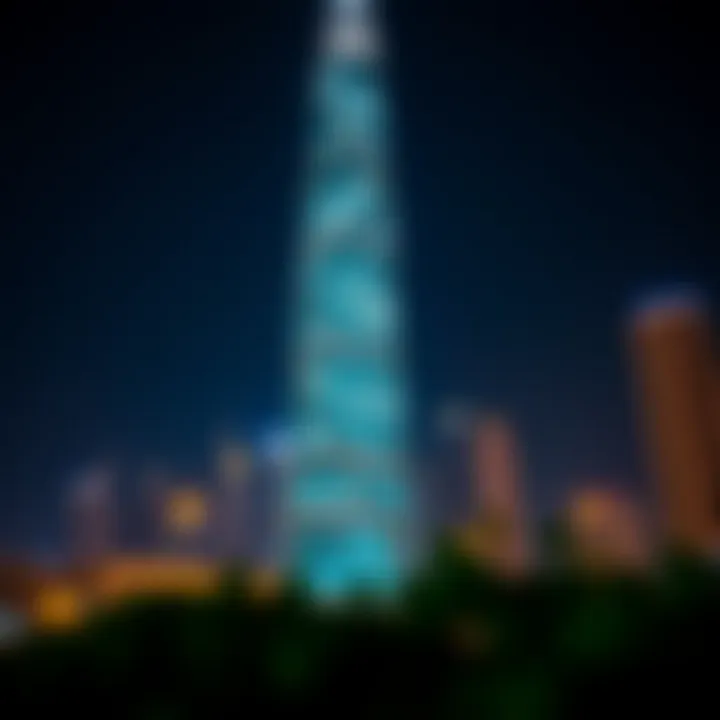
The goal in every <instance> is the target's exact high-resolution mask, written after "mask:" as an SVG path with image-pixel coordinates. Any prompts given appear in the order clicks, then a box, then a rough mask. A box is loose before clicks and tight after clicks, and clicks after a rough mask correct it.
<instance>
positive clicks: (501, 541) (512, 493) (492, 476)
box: [473, 415, 529, 572]
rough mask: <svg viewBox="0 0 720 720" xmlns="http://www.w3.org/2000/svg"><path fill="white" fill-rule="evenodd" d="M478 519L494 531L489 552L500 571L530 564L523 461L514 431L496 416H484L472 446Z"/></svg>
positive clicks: (521, 569) (519, 569) (520, 568)
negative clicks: (523, 485) (523, 488)
mask: <svg viewBox="0 0 720 720" xmlns="http://www.w3.org/2000/svg"><path fill="white" fill-rule="evenodd" d="M473 465H474V475H475V483H476V487H475V490H476V493H477V500H478V503H479V513H477V515H478V519H479V522H480V523H481V524H483V525H484V526H485V527H486V530H489V529H490V528H491V529H492V533H489V532H488V533H486V534H488V535H490V534H491V535H492V541H491V542H490V540H489V541H488V542H489V544H490V545H491V547H489V548H488V553H489V554H490V555H491V558H488V559H492V560H493V561H494V562H495V563H496V564H498V565H499V566H500V567H501V569H504V570H507V571H509V572H522V571H523V570H525V569H526V567H527V564H528V561H529V546H528V540H529V539H528V537H527V530H528V528H527V522H528V519H527V515H526V508H525V502H524V498H523V491H522V474H523V467H522V465H523V461H522V458H521V455H520V449H519V447H518V442H517V438H516V435H515V431H514V429H513V427H512V426H511V424H510V423H509V422H508V421H507V420H505V419H504V418H502V417H500V416H497V415H486V416H484V417H482V418H481V419H480V420H479V422H478V424H477V427H476V430H475V434H474V443H473Z"/></svg>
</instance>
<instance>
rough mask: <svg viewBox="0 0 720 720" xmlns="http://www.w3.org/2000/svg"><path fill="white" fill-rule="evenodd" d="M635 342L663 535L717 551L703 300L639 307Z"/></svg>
mask: <svg viewBox="0 0 720 720" xmlns="http://www.w3.org/2000/svg"><path fill="white" fill-rule="evenodd" d="M630 341H631V349H632V360H633V365H634V370H635V381H636V386H637V387H636V389H637V397H638V399H639V405H640V419H641V421H642V430H643V432H644V436H645V439H646V443H647V453H648V457H649V465H650V471H651V472H652V474H653V476H654V479H655V481H656V484H657V490H658V504H659V508H658V509H659V513H660V520H661V522H660V525H661V529H662V531H663V532H664V535H665V538H666V540H667V541H668V542H669V543H671V544H672V545H674V546H676V547H680V548H684V549H687V550H692V551H698V552H708V551H712V550H713V548H714V545H715V544H716V543H717V540H718V527H719V524H718V517H719V516H718V493H719V492H720V465H719V464H718V453H717V437H716V436H715V437H714V433H715V432H716V430H715V428H714V424H715V421H714V419H713V414H714V410H713V394H714V384H715V382H716V377H717V376H716V374H715V372H716V371H715V358H714V353H713V342H712V327H711V322H710V318H709V313H708V310H707V307H706V304H705V302H704V300H703V298H702V297H700V296H699V295H698V294H697V293H695V292H692V291H682V292H671V293H666V294H662V295H660V296H656V297H653V298H651V299H649V300H648V301H647V302H644V303H642V305H641V306H640V307H639V308H638V309H637V310H636V311H635V313H634V315H633V317H632V322H631V332H630Z"/></svg>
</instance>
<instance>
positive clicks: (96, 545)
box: [67, 467, 118, 564]
mask: <svg viewBox="0 0 720 720" xmlns="http://www.w3.org/2000/svg"><path fill="white" fill-rule="evenodd" d="M68 515H69V517H68V518H67V519H68V524H69V526H70V527H69V532H70V545H71V547H70V554H71V558H72V560H73V562H75V563H80V564H86V563H94V562H97V561H98V560H100V559H101V558H102V557H104V556H105V555H107V554H108V553H110V552H112V551H113V550H114V549H115V546H116V543H117V530H118V528H117V521H118V518H117V499H116V495H115V483H114V477H113V474H112V473H111V471H110V470H108V469H107V468H103V467H94V468H91V469H89V470H88V471H86V472H84V473H83V474H82V475H81V476H80V477H79V478H78V480H77V481H76V483H75V484H74V485H73V487H72V488H71V491H70V498H69V507H68Z"/></svg>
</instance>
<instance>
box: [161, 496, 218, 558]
mask: <svg viewBox="0 0 720 720" xmlns="http://www.w3.org/2000/svg"><path fill="white" fill-rule="evenodd" d="M212 513H213V502H212V499H211V498H210V496H209V494H208V493H207V492H206V491H205V490H204V489H202V488H201V487H200V486H199V485H197V484H194V483H191V482H187V483H183V484H181V485H176V486H173V487H170V488H168V489H167V490H166V491H165V493H164V500H163V518H162V521H163V535H164V543H163V549H165V550H166V551H169V552H171V553H176V554H182V555H187V554H189V555H206V554H208V553H209V552H210V549H211V547H210V544H211V543H210V540H211V521H212Z"/></svg>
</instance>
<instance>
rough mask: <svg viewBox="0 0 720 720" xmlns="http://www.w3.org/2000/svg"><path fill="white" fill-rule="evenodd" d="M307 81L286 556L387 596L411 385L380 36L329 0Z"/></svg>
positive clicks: (333, 579) (370, 7)
mask: <svg viewBox="0 0 720 720" xmlns="http://www.w3.org/2000/svg"><path fill="white" fill-rule="evenodd" d="M325 9H326V17H325V21H324V23H323V27H322V37H321V52H320V57H319V61H318V63H317V66H316V68H315V71H314V74H313V78H314V84H313V95H312V103H311V105H312V106H311V110H312V114H311V121H312V128H311V136H310V140H311V148H310V158H309V164H308V174H307V188H306V195H305V213H304V222H303V226H302V232H301V245H300V264H299V288H298V295H297V303H296V311H297V317H296V320H295V329H296V331H297V337H296V342H295V355H294V358H295V362H296V366H295V377H294V380H295V391H296V394H295V410H296V416H295V420H296V427H295V430H296V436H295V450H296V454H295V458H294V459H295V468H294V471H293V474H292V480H291V482H290V483H289V486H288V488H287V491H286V493H285V499H286V501H287V503H286V507H285V509H286V511H287V512H286V514H285V517H284V520H285V522H286V525H285V527H284V530H285V535H286V541H287V550H288V561H289V563H290V566H291V569H292V571H293V572H294V574H295V575H297V576H299V577H300V578H301V579H302V580H304V582H305V583H306V584H307V585H308V586H309V588H310V590H311V591H312V592H313V593H314V594H315V596H316V597H317V598H319V599H323V600H324V599H327V600H335V599H341V598H343V597H347V596H348V595H349V594H352V593H354V592H356V591H358V592H363V593H372V594H377V595H385V594H386V593H388V594H392V593H393V592H394V591H395V589H396V588H397V587H398V585H399V583H400V582H401V580H402V578H403V576H404V573H405V571H406V568H407V564H408V562H409V558H410V549H411V534H410V528H409V521H410V517H411V515H412V514H413V509H412V507H411V500H412V498H411V495H410V493H409V487H408V482H407V476H408V472H407V463H406V453H405V450H406V387H405V370H404V364H403V347H402V341H403V335H402V332H401V317H400V307H399V289H398V281H397V267H396V253H397V250H398V236H397V232H396V226H397V217H396V215H395V206H394V198H393V187H392V182H391V176H390V172H389V165H390V163H389V146H388V127H387V114H388V108H387V103H386V97H385V92H384V88H383V45H382V42H381V37H380V33H379V31H378V25H377V18H376V8H375V2H373V1H372V0H328V1H327V2H326V3H325Z"/></svg>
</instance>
